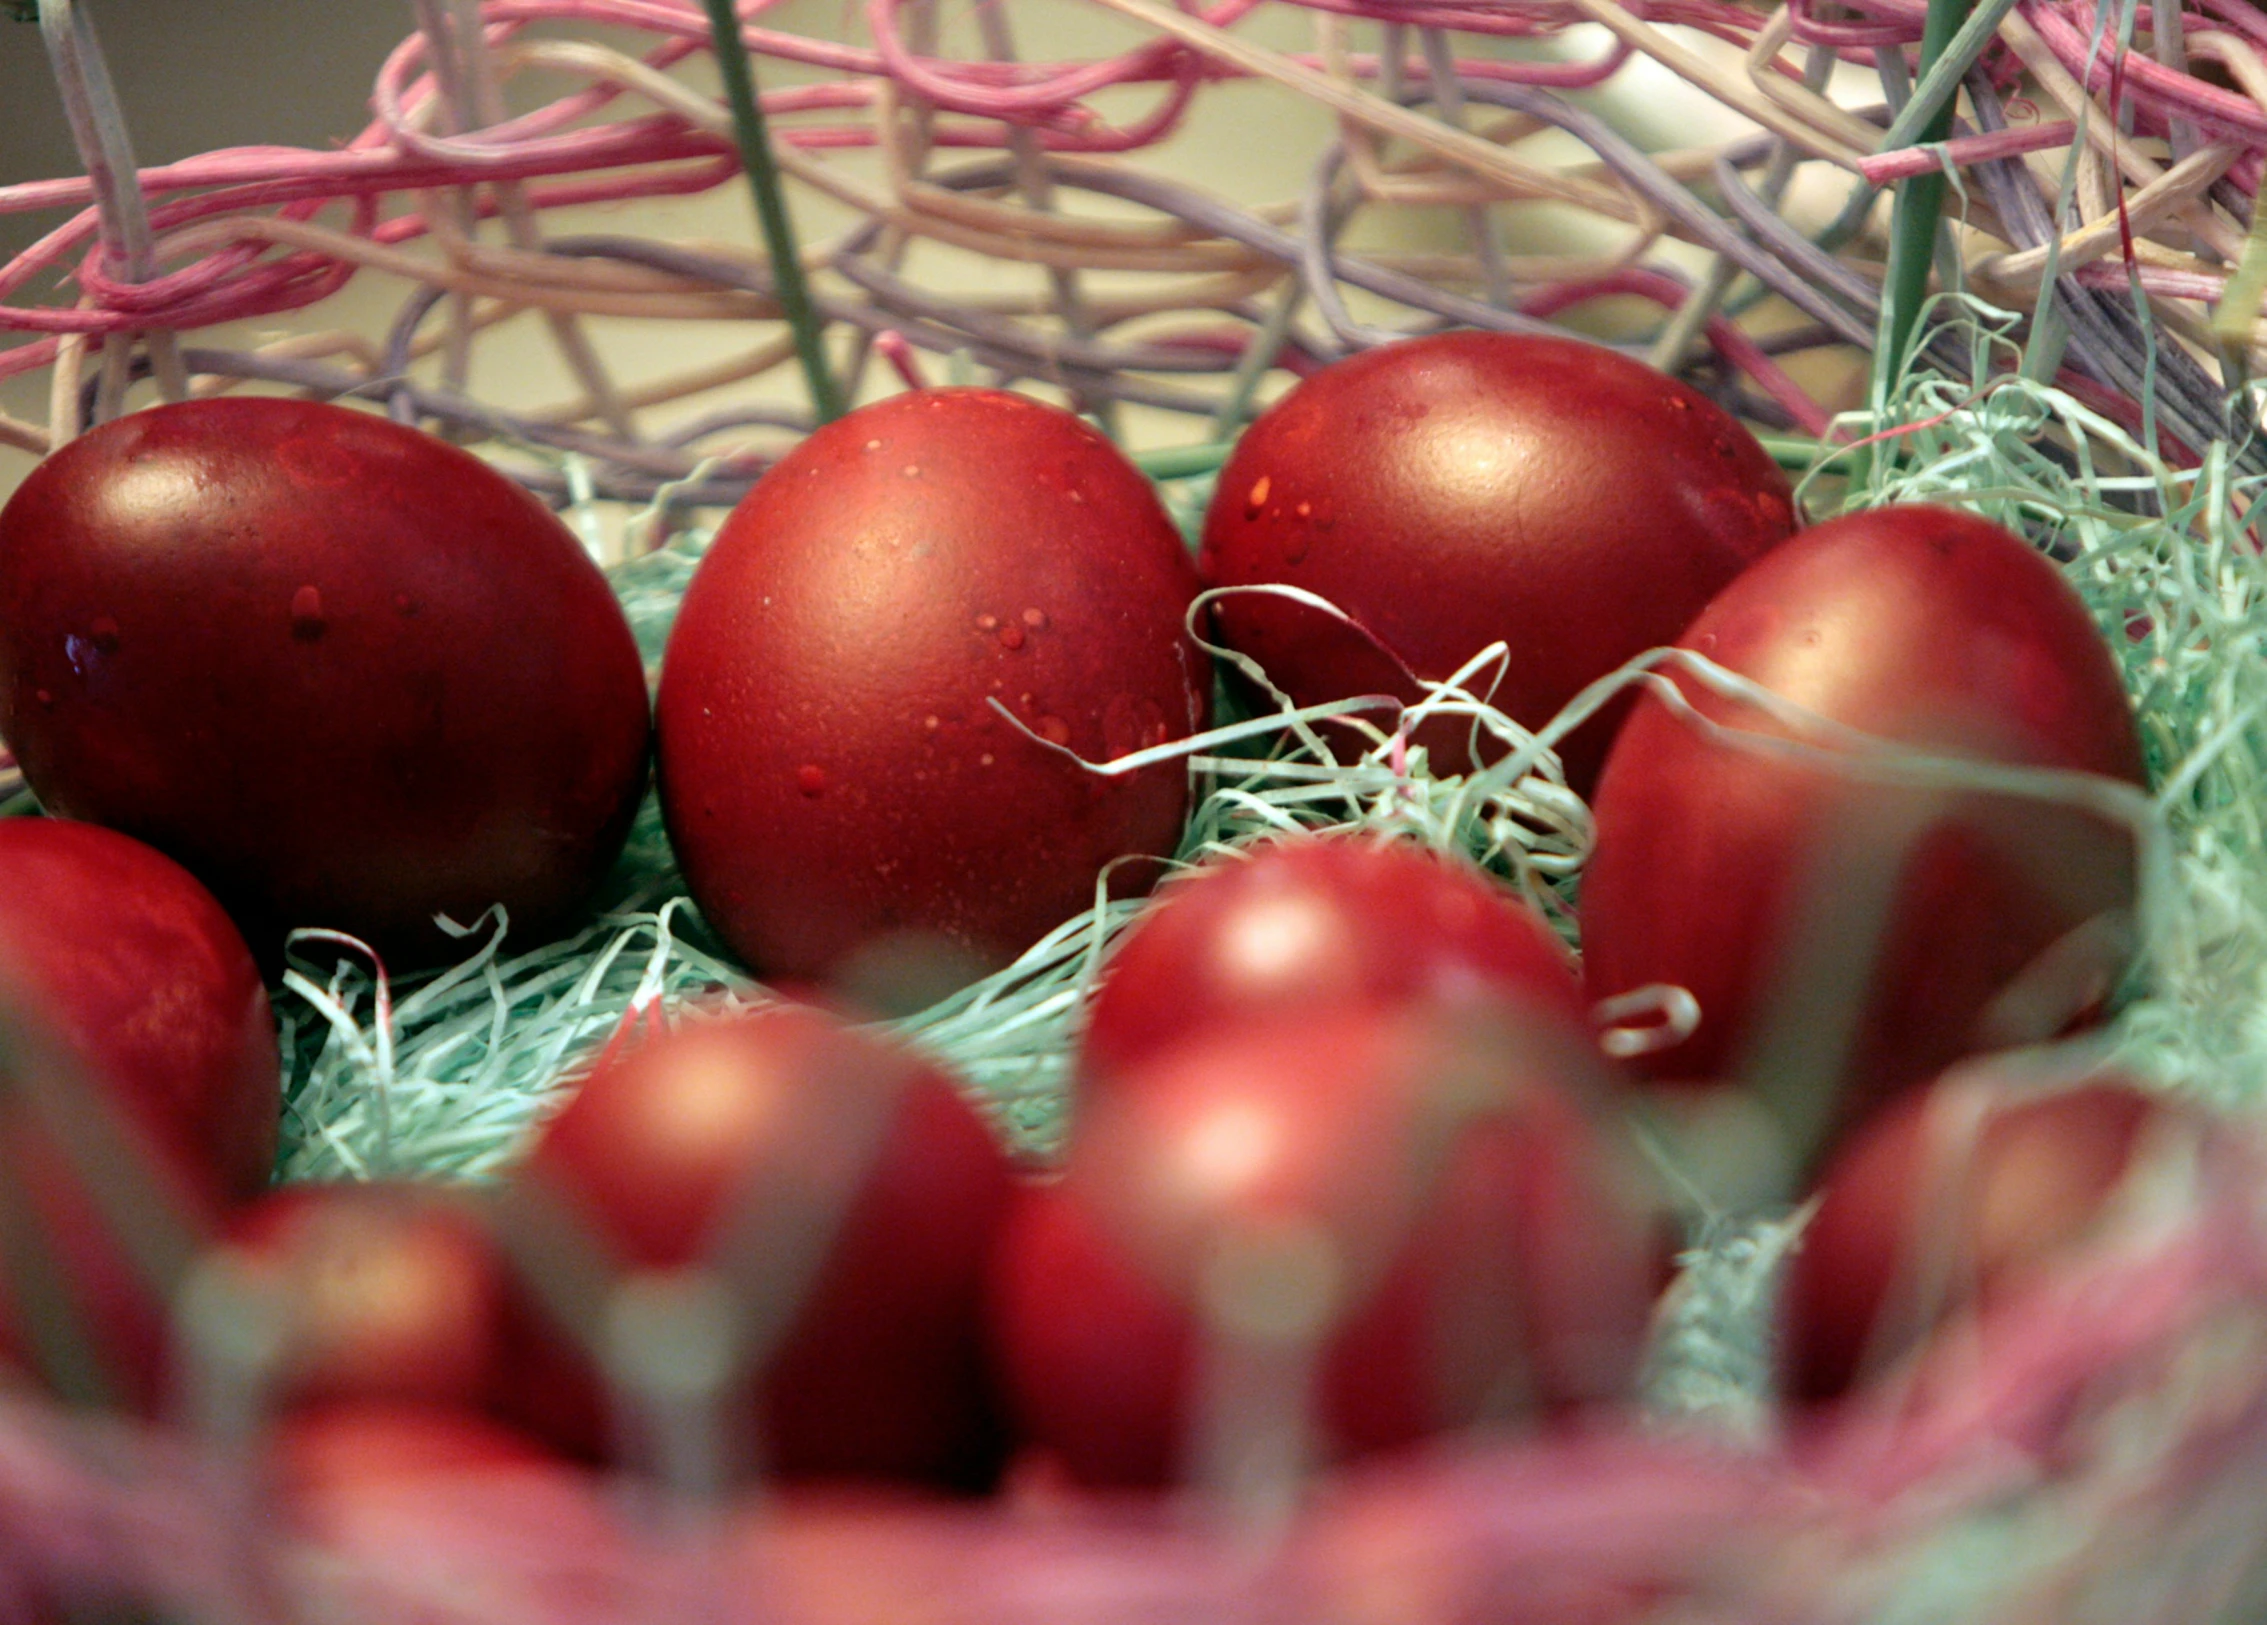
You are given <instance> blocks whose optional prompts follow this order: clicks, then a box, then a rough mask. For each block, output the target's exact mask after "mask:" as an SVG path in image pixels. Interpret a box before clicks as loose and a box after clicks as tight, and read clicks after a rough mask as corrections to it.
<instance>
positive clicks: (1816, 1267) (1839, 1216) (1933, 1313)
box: [1784, 1080, 2168, 1400]
mask: <svg viewBox="0 0 2267 1625" xmlns="http://www.w3.org/2000/svg"><path fill="white" fill-rule="evenodd" d="M2167 1117H2168V1111H2167V1108H2166V1107H2165V1106H2163V1105H2162V1104H2161V1103H2159V1102H2158V1101H2156V1100H2153V1099H2152V1098H2150V1097H2149V1096H2148V1095H2146V1094H2143V1093H2142V1092H2141V1091H2140V1090H2139V1089H2137V1088H2135V1087H2133V1086H2132V1085H2131V1084H2128V1083H2125V1082H2123V1081H2104V1082H2095V1083H2089V1084H2086V1085H2084V1086H2082V1087H2078V1088H2073V1089H2069V1090H2066V1091H2062V1092H2058V1093H2052V1094H2036V1093H2031V1094H2026V1093H2023V1092H2020V1091H2019V1090H2017V1089H2015V1088H2012V1087H2010V1086H2008V1085H2006V1084H2004V1083H1995V1082H1993V1081H1991V1080H1972V1081H1970V1082H1967V1083H1962V1084H1945V1085H1939V1086H1937V1087H1934V1088H1929V1089H1919V1090H1914V1091H1911V1092H1910V1093H1908V1094H1906V1095H1904V1096H1902V1097H1901V1098H1899V1099H1897V1100H1895V1101H1892V1102H1891V1103H1890V1104H1889V1105H1888V1106H1887V1107H1886V1108H1885V1109H1884V1110H1883V1111H1882V1112H1881V1114H1880V1115H1879V1116H1878V1117H1876V1118H1874V1119H1873V1120H1872V1121H1871V1122H1869V1123H1867V1124H1866V1125H1865V1126H1864V1127H1863V1128H1862V1129H1861V1130H1860V1132H1859V1134H1858V1135H1857V1137H1856V1138H1854V1139H1853V1140H1852V1141H1851V1142H1850V1143H1849V1144H1848V1145H1847V1146H1846V1147H1845V1148H1844V1149H1843V1150H1842V1151H1841V1152H1840V1153H1838V1154H1837V1155H1836V1157H1835V1159H1834V1161H1833V1162H1832V1163H1831V1164H1830V1165H1829V1166H1828V1168H1827V1170H1826V1175H1825V1178H1824V1179H1823V1180H1822V1182H1821V1190H1822V1196H1821V1199H1820V1202H1819V1207H1818V1211H1817V1213H1816V1214H1815V1215H1814V1216H1813V1217H1812V1219H1811V1222H1810V1224H1809V1226H1808V1228H1807V1229H1805V1230H1804V1232H1803V1239H1802V1247H1801V1251H1800V1252H1798V1253H1797V1254H1796V1256H1795V1262H1794V1266H1793V1269H1792V1271H1791V1272H1790V1275H1789V1278H1788V1283H1787V1298H1786V1309H1785V1320H1784V1330H1785V1345H1786V1350H1787V1367H1788V1386H1789V1388H1790V1390H1791V1391H1792V1392H1793V1393H1795V1394H1796V1395H1798V1396H1799V1397H1801V1398H1804V1399H1814V1400H1816V1399H1828V1398H1832V1397H1833V1396H1835V1395H1837V1394H1840V1393H1842V1392H1844V1391H1845V1390H1847V1389H1848V1388H1850V1386H1851V1385H1852V1384H1853V1383H1854V1382H1856V1381H1858V1380H1859V1379H1860V1378H1861V1377H1864V1376H1866V1375H1868V1374H1874V1375H1878V1374H1879V1373H1880V1372H1881V1371H1883V1370H1884V1369H1886V1368H1888V1367H1890V1366H1892V1365H1894V1364H1895V1363H1896V1362H1897V1361H1899V1360H1901V1359H1902V1358H1904V1357H1905V1356H1906V1355H1908V1354H1910V1353H1911V1352H1912V1351H1913V1350H1914V1349H1915V1348H1916V1347H1917V1346H1919V1345H1920V1344H1921V1342H1922V1341H1923V1340H1924V1339H1925V1338H1926V1337H1927V1336H1928V1334H1929V1333H1930V1332H1931V1331H1933V1330H1934V1329H1935V1328H1936V1327H1937V1326H1938V1325H1940V1324H1941V1323H1943V1322H1944V1321H1945V1320H1946V1319H1947V1318H1948V1317H1950V1316H1952V1315H1955V1314H1957V1313H1958V1312H1960V1311H1962V1310H1964V1309H1967V1308H1969V1307H1972V1306H1983V1307H1988V1306H1989V1305H1990V1304H1991V1303H1993V1302H1994V1301H1996V1300H1998V1299H1999V1298H2001V1297H2003V1296H2004V1295H2005V1294H2006V1293H2008V1292H2010V1291H2011V1290H2013V1289H2015V1288H2016V1287H2018V1286H2019V1285H2021V1283H2022V1282H2023V1281H2024V1280H2025V1279H2026V1278H2027V1277H2030V1276H2033V1275H2035V1274H2036V1272H2037V1271H2038V1270H2039V1269H2041V1268H2043V1267H2045V1266H2047V1265H2049V1264H2051V1263H2052V1262H2053V1261H2054V1260H2056V1259H2057V1258H2058V1257H2063V1256H2066V1255H2067V1254H2068V1253H2069V1252H2070V1250H2071V1249H2072V1248H2074V1247H2075V1246H2076V1245H2078V1244H2079V1243H2080V1242H2082V1241H2083V1240H2085V1238H2086V1237H2088V1236H2089V1235H2091V1234H2094V1233H2095V1232H2096V1231H2098V1230H2099V1228H2100V1226H2101V1224H2102V1221H2103V1218H2104V1216H2105V1213H2106V1212H2107V1211H2108V1210H2109V1208H2110V1207H2111V1206H2112V1204H2113V1199H2114V1197H2115V1195H2116V1193H2117V1191H2118V1189H2119V1188H2120V1186H2121V1185H2122V1184H2123V1182H2124V1180H2125V1177H2126V1174H2127V1171H2128V1169H2129V1168H2130V1167H2131V1165H2132V1163H2133V1159H2134V1154H2135V1152H2136V1150H2137V1149H2138V1148H2139V1147H2140V1145H2141V1144H2142V1143H2143V1142H2144V1140H2145V1139H2146V1138H2147V1136H2148V1133H2149V1130H2150V1129H2151V1127H2152V1125H2156V1124H2160V1123H2162V1122H2164V1121H2166V1120H2167Z"/></svg>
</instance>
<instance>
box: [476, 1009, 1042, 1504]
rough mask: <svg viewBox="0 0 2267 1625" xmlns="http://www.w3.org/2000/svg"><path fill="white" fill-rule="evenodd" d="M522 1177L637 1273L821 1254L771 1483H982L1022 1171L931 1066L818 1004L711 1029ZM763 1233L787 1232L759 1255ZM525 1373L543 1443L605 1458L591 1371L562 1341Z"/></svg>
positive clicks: (662, 1042) (795, 1314)
mask: <svg viewBox="0 0 2267 1625" xmlns="http://www.w3.org/2000/svg"><path fill="white" fill-rule="evenodd" d="M519 1177H521V1178H524V1179H527V1180H530V1181H533V1182H536V1183H538V1184H539V1185H540V1186H541V1187H543V1189H544V1190H545V1191H547V1192H548V1193H549V1194H550V1195H551V1196H553V1197H554V1198H557V1199H559V1200H560V1201H562V1202H564V1203H565V1204H567V1206H568V1208H569V1210H570V1211H572V1212H573V1213H575V1214H577V1215H579V1217H580V1218H581V1220H582V1222H583V1223H584V1224H585V1225H587V1226H588V1227H589V1229H590V1231H591V1232H592V1234H593V1235H594V1236H595V1237H597V1238H598V1239H599V1240H600V1241H601V1242H602V1243H603V1244H604V1245H605V1246H607V1247H608V1248H610V1249H611V1251H612V1253H613V1254H614V1256H616V1257H617V1258H619V1259H620V1260H621V1261H622V1262H623V1263H624V1264H626V1265H631V1266H638V1267H643V1268H646V1269H651V1270H666V1269H672V1268H678V1267H683V1266H688V1265H693V1264H697V1263H706V1264H709V1265H710V1266H712V1267H714V1268H716V1269H718V1270H720V1271H722V1272H723V1273H724V1274H725V1276H726V1277H727V1279H729V1280H732V1281H734V1282H736V1283H737V1285H738V1286H739V1287H740V1288H741V1289H743V1290H745V1291H748V1292H750V1293H756V1294H760V1293H761V1292H763V1291H764V1290H766V1289H765V1288H764V1287H763V1285H762V1277H764V1276H765V1275H767V1274H768V1273H769V1272H771V1271H772V1270H773V1269H774V1267H775V1260H776V1259H777V1258H778V1257H779V1256H782V1255H783V1254H785V1253H786V1252H789V1251H793V1250H795V1249H798V1248H802V1247H805V1246H811V1245H814V1244H815V1245H816V1246H817V1251H816V1252H815V1253H814V1254H813V1255H812V1257H813V1259H814V1261H815V1262H814V1267H813V1270H812V1273H811V1275H810V1277H809V1279H808V1281H807V1282H803V1283H798V1284H795V1285H794V1286H793V1288H792V1290H793V1291H794V1293H795V1294H796V1301H795V1304H794V1306H793V1308H792V1309H791V1310H788V1311H787V1318H786V1323H785V1324H786V1330H785V1332H784V1334H783V1338H782V1341H781V1342H780V1344H779V1345H778V1347H777V1349H776V1352H775V1354H774V1357H773V1358H772V1359H771V1360H770V1362H769V1364H768V1365H767V1366H766V1367H765V1369H764V1370H763V1371H762V1372H761V1374H760V1376H759V1377H758V1378H757V1379H756V1391H755V1393H754V1395H753V1400H754V1405H753V1409H754V1410H755V1412H756V1413H757V1414H756V1418H755V1421H756V1440H755V1445H756V1450H755V1454H756V1455H757V1457H758V1459H759V1460H760V1461H761V1463H762V1464H763V1466H764V1467H765V1468H766V1469H767V1470H768V1471H770V1472H773V1473H776V1474H779V1475H781V1476H785V1477H788V1478H806V1479H808V1478H849V1477H888V1478H902V1479H913V1480H921V1481H928V1482H946V1483H956V1482H965V1481H967V1480H968V1479H969V1478H970V1477H972V1476H974V1475H975V1474H977V1473H978V1472H980V1471H981V1470H982V1469H983V1467H984V1465H985V1462H986V1452H987V1451H988V1450H989V1449H990V1447H991V1443H992V1431H991V1427H990V1417H989V1410H988V1406H987V1404H986V1401H985V1397H984V1387H983V1377H982V1360H981V1353H980V1342H979V1311H978V1302H979V1291H980V1281H981V1277H982V1268H983V1259H984V1257H985V1255H986V1253H987V1251H988V1249H989V1247H990V1246H991V1240H992V1234H993V1231H994V1229H995V1228H996V1226H997V1224H998V1222H999V1218H1000V1215H1001V1213H1002V1211H1003V1209H1004V1207H1005V1204H1006V1201H1007V1197H1008V1188H1009V1178H1008V1170H1007V1163H1006V1159H1005V1157H1004V1156H1003V1154H1002V1152H1001V1151H1000V1149H999V1147H998V1145H997V1144H996V1142H995V1141H994V1140H993V1138H992V1135H991V1132H990V1130H989V1129H988V1128H987V1127H986V1126H985V1124H984V1123H983V1121H982V1120H981V1119H980V1118H979V1117H978V1116H977V1115H976V1113H975V1111H974V1109H973V1108H972V1107H970V1106H969V1104H968V1103H967V1102H966V1101H964V1100H963V1099H962V1098H961V1096H960V1095H959V1093H958V1092H957V1091H956V1090H955V1088H954V1087H953V1085H952V1083H951V1082H950V1081H948V1080H947V1079H946V1078H945V1076H944V1075H943V1074H942V1073H940V1072H938V1071H937V1070H936V1069H935V1068H934V1067H932V1066H930V1065H929V1064H927V1063H926V1062H923V1061H921V1060H919V1059H918V1058H916V1057H914V1056H912V1055H910V1054H908V1053H906V1052H904V1051H901V1050H899V1049H897V1048H895V1047H894V1046H892V1045H890V1044H887V1043H885V1042H883V1041H882V1040H880V1039H878V1038H875V1037H872V1036H870V1035H868V1034H866V1033H863V1032H860V1031H857V1030H855V1029H852V1028H849V1027H846V1026H843V1025H842V1024H840V1023H838V1022H836V1021H834V1020H832V1019H831V1018H829V1017H826V1016H822V1015H820V1014H818V1013H817V1012H815V1011H811V1010H806V1009H799V1008H793V1007H781V1008H773V1009H767V1010H764V1011H759V1012H756V1013H753V1014H747V1015H741V1016H735V1017H731V1018H719V1019H710V1020H699V1021H694V1022H691V1023H688V1024H687V1025H685V1026H682V1027H680V1028H678V1029H677V1030H675V1031H674V1032H671V1033H668V1034H666V1035H665V1036H662V1037H658V1038H652V1039H648V1040H646V1041H644V1042H641V1043H635V1044H633V1045H631V1046H630V1047H629V1048H627V1049H626V1050H624V1051H622V1052H620V1053H618V1054H617V1055H615V1056H613V1057H611V1058H609V1059H608V1060H607V1061H605V1062H604V1063H602V1064H601V1065H600V1067H599V1068H598V1069H597V1070H596V1071H595V1072H593V1074H592V1075H591V1076H590V1077H589V1078H588V1079H586V1080H585V1081H584V1082H583V1084H582V1085H581V1087H580V1089H579V1090H578V1092H577V1093H576V1094H575V1096H574V1098H573V1099H572V1100H571V1101H570V1102H569V1103H568V1105H567V1106H566V1107H565V1109H564V1110H562V1111H561V1112H560V1113H559V1114H558V1116H557V1117H555V1118H553V1119H552V1120H551V1122H550V1123H549V1124H548V1125H547V1126H546V1127H545V1129H544V1131H543V1133H542V1135H541V1137H540V1138H539V1139H538V1140H537V1142H536V1144H535V1147H534V1150H533V1152H532V1153H531V1155H530V1157H529V1161H528V1164H527V1167H526V1169H525V1170H524V1172H523V1173H522V1174H521V1175H520V1176H519ZM798 1215H800V1217H798ZM751 1222H753V1223H754V1224H755V1225H757V1226H758V1229H759V1231H760V1232H761V1235H762V1236H763V1237H765V1238H768V1239H763V1240H761V1241H760V1242H754V1241H750V1240H749V1239H748V1238H749V1236H750V1234H751V1232H750V1231H749V1230H748V1229H747V1228H746V1227H747V1225H748V1224H750V1223H751ZM813 1223H816V1224H817V1225H818V1226H819V1228H818V1229H817V1230H815V1231H814V1230H811V1229H810V1228H809V1226H810V1225H811V1224H813ZM781 1226H784V1228H780V1227H781ZM797 1256H800V1254H799V1253H798V1254H797ZM759 1307H761V1308H762V1310H763V1312H764V1313H766V1314H777V1313H779V1312H780V1311H781V1306H780V1305H778V1304H762V1305H760V1306H759ZM527 1361H528V1363H527V1364H526V1365H525V1366H523V1367H522V1368H521V1372H520V1379H519V1380H520V1383H521V1387H522V1398H523V1400H524V1402H525V1404H526V1405H527V1406H528V1407H529V1410H530V1412H531V1414H532V1416H533V1418H534V1419H535V1420H536V1421H537V1422H538V1424H539V1426H540V1427H541V1429H542V1431H544V1432H545V1433H547V1434H548V1435H549V1436H551V1437H554V1438H557V1439H560V1440H563V1441H565V1442H566V1443H568V1444H570V1445H571V1446H573V1447H574V1448H577V1449H580V1450H583V1451H595V1450H598V1449H601V1448H602V1447H603V1442H604V1440H605V1438H606V1413H605V1408H604V1403H603V1400H602V1397H601V1395H600V1392H599V1389H598V1387H597V1385H596V1382H595V1380H594V1374H593V1372H592V1371H591V1370H590V1368H589V1366H588V1364H587V1363H586V1362H585V1361H584V1360H583V1359H582V1357H581V1356H580V1355H579V1354H578V1353H575V1352H573V1351H572V1350H571V1349H570V1348H569V1346H568V1345H567V1344H566V1342H565V1341H564V1339H563V1337H562V1336H561V1335H560V1334H559V1333H557V1332H556V1331H551V1332H549V1333H547V1334H545V1333H539V1334H538V1335H537V1336H536V1338H535V1340H534V1347H533V1349H532V1350H531V1351H530V1353H529V1354H528V1356H527Z"/></svg>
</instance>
